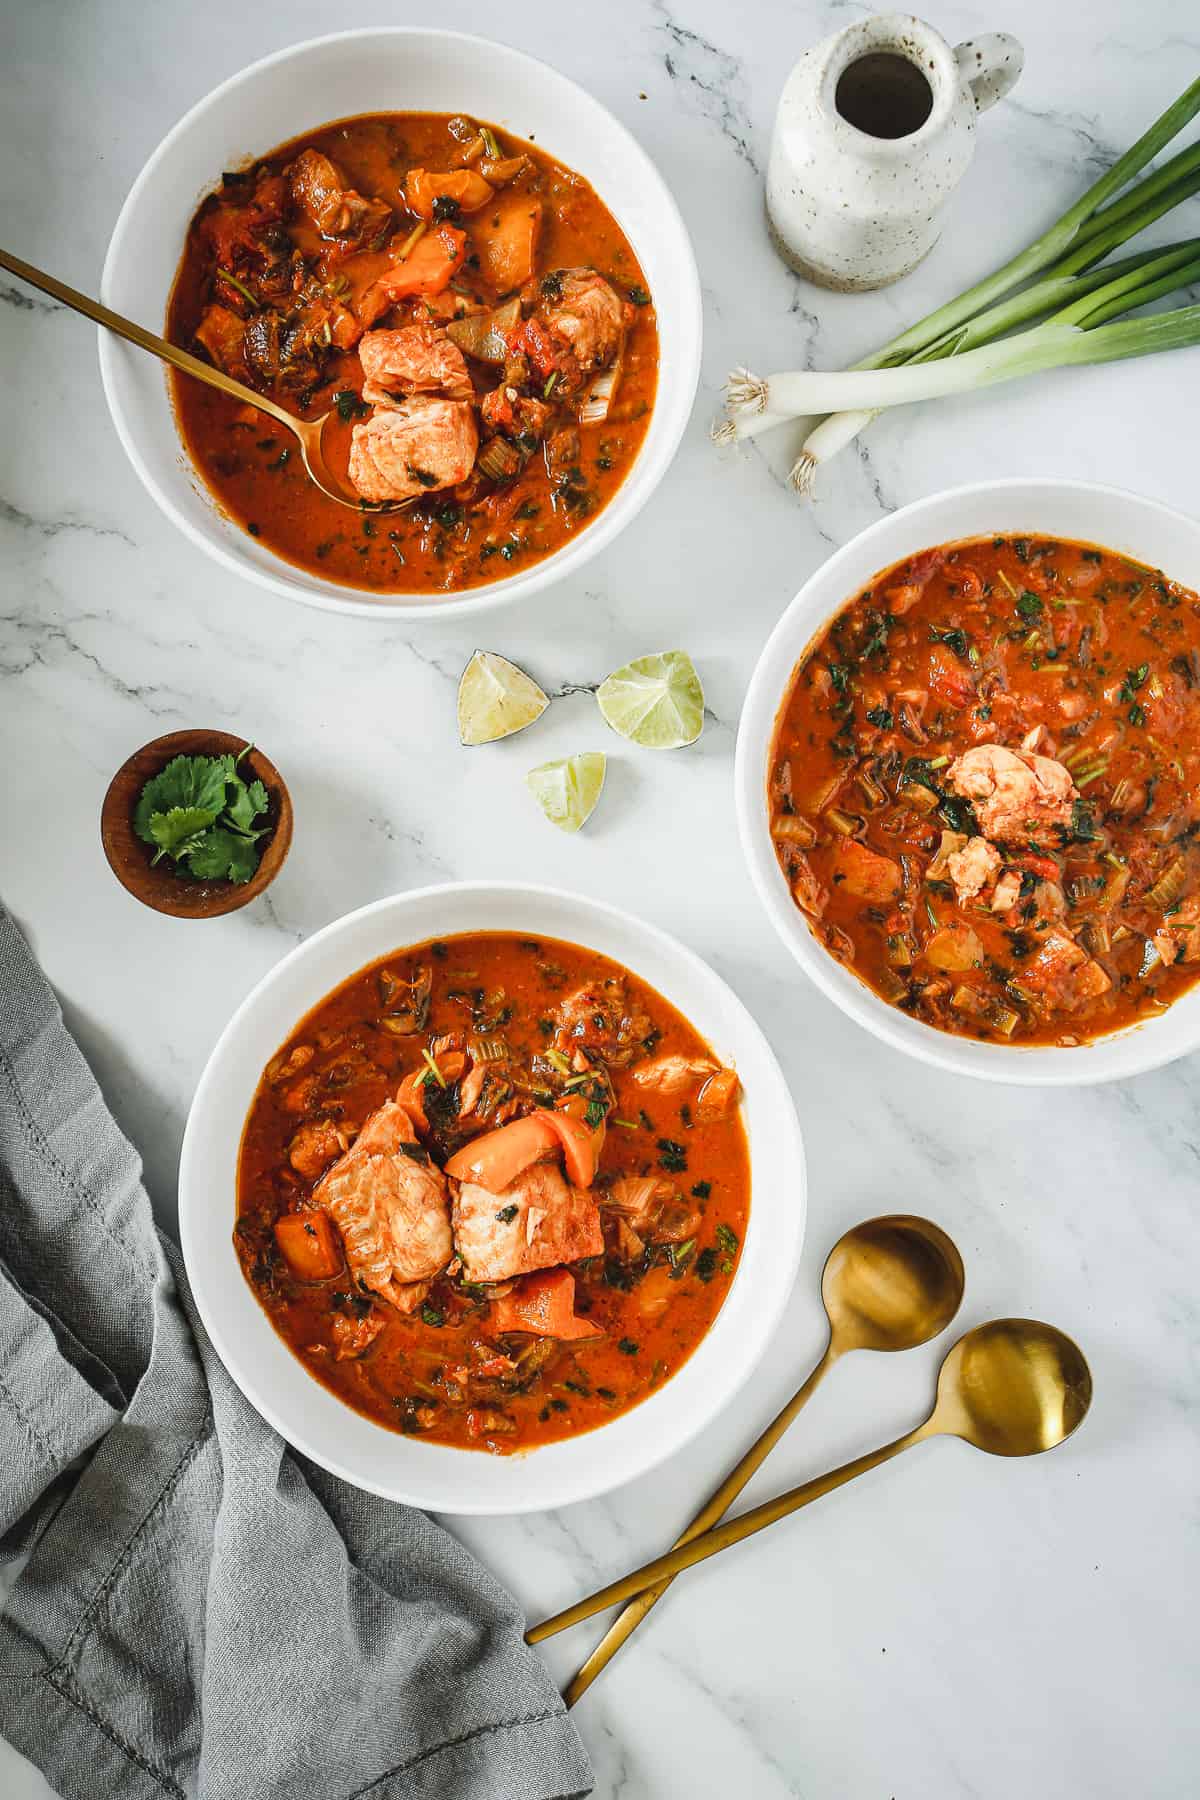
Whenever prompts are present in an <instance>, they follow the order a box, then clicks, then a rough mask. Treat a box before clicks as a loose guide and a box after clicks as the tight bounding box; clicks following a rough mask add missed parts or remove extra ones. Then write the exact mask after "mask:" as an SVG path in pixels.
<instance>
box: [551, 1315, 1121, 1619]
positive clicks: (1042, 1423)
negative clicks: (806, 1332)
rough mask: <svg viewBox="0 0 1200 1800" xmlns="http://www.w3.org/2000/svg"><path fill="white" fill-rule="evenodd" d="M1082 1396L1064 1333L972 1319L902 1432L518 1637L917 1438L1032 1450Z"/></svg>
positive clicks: (727, 1537) (1072, 1420)
mask: <svg viewBox="0 0 1200 1800" xmlns="http://www.w3.org/2000/svg"><path fill="white" fill-rule="evenodd" d="M1091 1402H1092V1377H1091V1372H1090V1371H1089V1369H1088V1366H1087V1362H1086V1359H1085V1358H1084V1355H1083V1352H1082V1350H1080V1348H1079V1346H1078V1345H1077V1344H1075V1343H1074V1342H1072V1340H1071V1339H1070V1338H1069V1337H1067V1335H1066V1333H1065V1332H1062V1331H1059V1330H1057V1329H1056V1328H1055V1327H1054V1326H1053V1325H1043V1324H1041V1323H1040V1322H1039V1321H1038V1320H1037V1319H993V1320H992V1321H991V1322H990V1323H989V1324H986V1325H979V1326H976V1328H975V1330H974V1331H968V1332H967V1334H966V1336H965V1337H961V1338H960V1339H959V1340H958V1342H957V1343H956V1344H955V1345H954V1346H953V1348H952V1349H951V1350H950V1351H949V1352H948V1353H947V1356H946V1359H945V1361H944V1362H943V1364H942V1367H941V1370H940V1372H939V1374H938V1385H937V1399H936V1401H935V1403H934V1407H933V1410H932V1412H931V1413H930V1414H929V1416H928V1418H926V1419H924V1420H923V1421H922V1422H921V1424H919V1425H917V1426H914V1428H913V1429H912V1430H911V1431H907V1432H905V1433H904V1435H903V1437H898V1438H895V1439H894V1440H893V1441H892V1442H891V1443H890V1444H884V1445H882V1446H881V1448H880V1449H878V1450H871V1451H868V1452H867V1454H866V1455H865V1456H858V1457H855V1459H854V1461H853V1462H848V1463H843V1464H842V1466H841V1468H839V1469H832V1470H830V1472H829V1473H828V1474H827V1475H818V1476H817V1477H816V1479H815V1480H813V1481H806V1482H804V1483H803V1484H802V1485H801V1486H800V1487H795V1488H791V1489H790V1490H789V1491H788V1492H787V1493H786V1494H780V1495H779V1497H778V1498H777V1499H775V1500H767V1501H765V1502H764V1503H763V1505H761V1506H755V1507H752V1508H751V1510H750V1511H749V1512H747V1513H743V1515H742V1516H741V1518H739V1519H730V1520H729V1521H728V1522H727V1523H726V1524H724V1525H717V1526H715V1527H714V1529H713V1530H711V1531H707V1532H705V1533H704V1534H703V1535H702V1536H700V1537H696V1538H693V1539H692V1540H691V1542H689V1543H684V1544H681V1545H680V1546H678V1547H677V1548H676V1549H674V1550H670V1551H668V1552H667V1554H666V1555H665V1556H659V1557H656V1558H655V1560H654V1561H653V1562H649V1563H646V1564H645V1566H644V1567H643V1568H640V1569H635V1570H634V1572H633V1573H632V1574H631V1575H626V1576H623V1577H622V1579H621V1580H620V1581H614V1582H611V1583H610V1584H609V1586H608V1587H606V1588H601V1589H600V1590H599V1592H597V1593H595V1594H590V1595H589V1596H588V1598H587V1599H586V1600H579V1601H577V1602H576V1604H575V1605H574V1606H569V1607H567V1608H566V1610H565V1611H564V1612H561V1613H556V1614H555V1616H554V1617H553V1618H552V1619H546V1620H544V1621H543V1623H542V1624H540V1625H535V1626H533V1627H532V1628H531V1630H529V1631H527V1632H526V1634H525V1641H526V1642H527V1643H530V1644H540V1643H541V1642H542V1640H543V1639H544V1638H548V1637H553V1636H554V1635H555V1633H556V1632H559V1631H565V1630H566V1629H567V1627H568V1626H570V1625H577V1624H578V1623H579V1622H580V1620H582V1619H588V1618H590V1617H591V1616H592V1614H593V1613H597V1612H603V1610H604V1608H605V1607H607V1606H614V1605H616V1604H617V1603H618V1602H619V1601H622V1600H628V1599H629V1598H630V1597H631V1596H632V1595H634V1594H641V1593H643V1592H644V1591H645V1590H646V1589H648V1588H653V1587H655V1586H656V1585H657V1584H659V1583H661V1582H664V1581H666V1580H668V1579H670V1578H671V1577H673V1576H675V1575H678V1574H679V1572H680V1570H681V1569H688V1568H691V1566H692V1565H693V1563H698V1562H703V1561H704V1560H705V1558H706V1557H709V1556H716V1555H717V1554H718V1552H719V1551H721V1550H727V1549H729V1547H730V1546H731V1545H732V1544H738V1543H741V1541H742V1539H743V1538H747V1537H752V1536H753V1534H754V1533H755V1532H756V1531H763V1530H765V1529H766V1527H767V1526H768V1525H774V1524H775V1523H776V1521H777V1520H779V1519H784V1518H787V1516H788V1515H789V1514H790V1513H794V1512H798V1511H799V1510H800V1508H801V1507H802V1506H809V1505H811V1503H812V1502H813V1501H814V1500H820V1499H821V1498H822V1497H823V1496H824V1495H825V1494H831V1493H832V1492H833V1491H834V1489H835V1488H839V1487H844V1486H845V1484H846V1483H847V1482H848V1481H854V1480H855V1479H856V1478H857V1477H858V1476H859V1475H865V1474H866V1473H867V1471H868V1470H869V1469H876V1468H878V1467H879V1465H880V1464H881V1463H885V1462H890V1460H891V1459H892V1457H894V1456H900V1455H901V1454H902V1453H903V1452H904V1451H905V1450H911V1449H912V1448H913V1447H914V1445H916V1444H920V1443H923V1442H924V1441H925V1439H926V1438H932V1437H956V1438H961V1439H962V1440H963V1442H964V1443H967V1444H972V1445H974V1447H975V1448H976V1449H977V1450H985V1451H987V1453H988V1454H989V1455H991V1456H1037V1455H1040V1454H1041V1452H1042V1451H1044V1450H1052V1449H1054V1447H1055V1446H1056V1445H1057V1444H1061V1443H1064V1442H1065V1440H1066V1439H1067V1438H1069V1437H1070V1436H1071V1434H1072V1432H1074V1431H1076V1430H1078V1428H1079V1426H1080V1425H1081V1424H1082V1423H1083V1421H1084V1419H1085V1418H1086V1417H1087V1412H1088V1408H1089V1406H1090V1405H1091Z"/></svg>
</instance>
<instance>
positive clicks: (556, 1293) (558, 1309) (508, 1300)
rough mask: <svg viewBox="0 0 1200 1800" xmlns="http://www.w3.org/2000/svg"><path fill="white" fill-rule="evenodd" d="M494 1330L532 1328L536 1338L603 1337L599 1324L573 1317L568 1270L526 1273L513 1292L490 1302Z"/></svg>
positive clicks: (572, 1282) (572, 1288) (571, 1279)
mask: <svg viewBox="0 0 1200 1800" xmlns="http://www.w3.org/2000/svg"><path fill="white" fill-rule="evenodd" d="M492 1324H493V1325H494V1326H495V1327H496V1330H497V1331H531V1332H534V1333H535V1334H536V1335H537V1336H538V1337H556V1338H589V1337H602V1336H603V1335H604V1334H603V1332H602V1331H601V1330H600V1328H599V1326H597V1325H593V1324H592V1323H591V1322H590V1321H589V1320H587V1319H577V1318H576V1317H575V1277H574V1276H573V1275H572V1274H571V1271H570V1270H569V1269H541V1270H539V1272H538V1273H537V1274H536V1275H526V1276H525V1278H524V1280H523V1281H521V1282H519V1283H518V1284H517V1286H516V1287H515V1288H513V1290H512V1292H511V1293H509V1294H502V1295H501V1296H500V1298H499V1299H498V1300H493V1301H492Z"/></svg>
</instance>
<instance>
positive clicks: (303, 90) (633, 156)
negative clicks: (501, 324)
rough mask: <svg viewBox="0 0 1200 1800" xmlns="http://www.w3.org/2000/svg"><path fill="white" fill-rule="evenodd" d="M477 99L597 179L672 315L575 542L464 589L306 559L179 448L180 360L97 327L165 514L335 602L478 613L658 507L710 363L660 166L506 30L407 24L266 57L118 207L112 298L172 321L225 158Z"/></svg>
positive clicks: (249, 569)
mask: <svg viewBox="0 0 1200 1800" xmlns="http://www.w3.org/2000/svg"><path fill="white" fill-rule="evenodd" d="M405 111H417V112H465V113H469V114H473V115H475V116H476V117H479V118H483V119H487V120H489V121H490V122H491V123H493V124H497V125H503V126H504V127H506V128H507V129H508V130H511V131H513V132H515V133H517V134H518V135H519V136H521V137H526V138H533V139H535V140H536V142H537V143H538V144H539V145H540V146H541V147H542V148H543V149H545V150H547V151H548V152H549V153H550V154H551V155H552V156H555V157H559V158H561V160H562V161H563V162H564V163H566V164H568V166H569V167H571V168H572V169H575V170H576V171H577V172H578V173H579V174H581V175H584V176H586V177H587V179H588V180H589V181H590V182H591V183H592V185H593V186H594V188H595V189H596V192H597V193H598V194H599V195H600V198H601V199H602V200H603V201H604V203H605V205H606V206H607V207H608V208H609V210H610V211H611V212H612V213H613V215H614V217H615V218H616V220H617V222H618V224H619V225H620V226H621V228H622V230H623V231H624V232H625V234H626V236H627V237H628V238H629V241H630V243H631V244H632V245H633V248H634V250H635V252H636V254H637V257H638V260H639V262H640V263H641V265H642V269H643V271H644V273H645V276H646V281H647V284H648V286H649V288H650V291H651V293H652V294H653V296H654V306H655V311H656V313H657V317H658V333H659V353H660V362H659V373H658V397H657V400H656V402H655V407H654V412H653V415H652V417H651V420H650V428H649V430H648V431H647V433H646V437H645V440H644V442H643V444H642V447H641V449H640V451H639V452H638V456H637V460H636V461H635V463H634V464H633V467H632V468H631V469H630V471H629V473H628V475H627V476H626V478H625V480H624V481H623V482H622V484H621V486H620V487H619V488H618V490H617V492H616V493H615V494H614V495H613V497H612V499H611V500H610V501H609V503H608V505H607V506H606V507H604V509H603V510H602V511H601V512H599V513H597V515H596V517H595V519H594V521H593V522H592V523H591V524H590V525H588V526H586V527H585V529H583V530H582V531H580V532H579V533H578V534H577V535H576V536H575V537H574V538H572V540H571V542H570V543H569V544H567V545H566V546H564V548H563V549H561V550H559V551H556V552H555V554H554V555H553V556H549V557H546V558H545V559H544V560H543V561H542V562H540V563H537V564H535V565H534V566H533V567H532V568H530V569H528V570H523V571H519V572H517V573H515V574H512V575H507V576H504V577H503V578H501V579H498V580H496V581H491V582H488V583H487V584H486V585H484V586H481V587H475V588H470V589H468V590H467V591H466V592H465V593H463V594H462V595H461V596H457V597H455V596H445V597H442V598H437V599H431V598H430V596H429V595H427V594H425V595H422V594H380V595H378V596H376V595H373V594H367V593H364V592H361V591H359V590H358V589H355V588H348V587H343V586H341V585H340V584H339V583H337V582H333V581H324V580H322V579H321V578H320V577H319V576H317V575H313V574H309V573H307V572H306V571H305V570H303V569H298V568H294V567H293V566H292V565H291V564H290V563H287V562H284V561H283V560H282V559H281V558H280V557H277V556H275V555H274V554H273V553H272V552H271V551H270V550H268V549H267V548H266V547H265V546H264V545H263V544H261V543H256V542H255V540H254V539H253V538H252V537H250V536H249V534H248V533H247V532H245V531H243V529H242V528H241V526H239V525H236V524H235V523H233V521H232V520H230V519H228V518H226V517H225V516H224V515H223V514H222V513H221V511H220V510H219V508H218V506H217V504H216V502H215V501H214V499H213V497H212V495H211V494H210V492H209V490H208V489H207V487H206V486H205V485H204V482H203V481H202V479H201V478H200V476H199V475H198V474H197V472H196V471H195V469H194V468H193V466H192V463H191V460H190V459H189V457H188V455H187V452H186V451H185V449H184V447H183V443H182V441H181V439H180V436H179V432H178V429H177V427H176V424H175V417H174V413H173V412H172V409H171V404H170V398H169V394H168V389H167V381H166V371H165V369H164V367H163V365H162V364H161V363H159V362H158V361H157V360H156V359H155V358H154V357H152V356H148V355H147V354H145V353H144V352H143V351H141V350H136V349H134V348H133V346H132V345H130V344H126V343H124V342H123V341H122V340H121V339H119V338H116V337H113V336H112V335H111V334H110V333H108V332H106V331H104V330H101V332H100V371H101V375H102V376H103V380H104V391H105V394H106V395H107V397H108V404H109V408H110V410H111V412H112V416H113V423H114V424H115V425H116V428H117V434H118V436H119V437H120V439H121V442H122V444H123V445H124V446H125V449H126V451H127V452H128V455H129V459H130V461H131V462H132V463H133V466H134V468H135V469H136V470H137V472H138V474H139V475H140V476H141V478H142V480H143V481H144V482H145V484H146V486H147V488H148V489H149V490H150V492H151V494H152V495H153V496H154V498H155V499H156V500H157V501H158V504H159V505H160V506H161V507H162V509H163V511H164V512H165V513H166V515H167V517H168V518H169V519H172V520H173V521H174V522H175V524H176V525H178V526H179V527H180V529H181V530H182V531H184V532H186V533H187V535H188V537H190V538H191V539H192V540H193V542H194V543H197V544H199V545H200V546H201V548H202V549H204V550H207V551H208V552H209V554H210V555H211V556H214V557H216V559H217V561H218V562H220V563H222V564H223V565H224V567H225V568H227V569H230V570H232V571H233V572H234V573H235V574H237V575H244V576H245V577H247V579H249V580H250V581H256V582H258V583H259V584H260V585H261V586H263V587H267V588H271V589H273V590H274V592H275V593H278V594H284V595H286V596H288V597H289V598H291V599H295V600H303V601H305V602H307V604H309V605H311V606H320V607H324V608H326V609H328V610H330V611H334V612H343V613H357V614H361V615H364V616H371V617H375V616H378V615H379V614H381V613H388V612H403V613H405V614H408V615H419V614H426V613H428V614H435V613H437V614H452V613H453V614H459V613H468V612H480V611H482V610H483V609H484V608H486V607H489V606H494V605H496V604H497V603H498V602H500V601H504V600H513V599H516V597H517V596H518V595H520V594H531V593H533V592H534V590H535V589H537V588H542V587H545V586H546V585H547V583H549V582H553V581H558V580H560V579H561V578H562V577H563V576H565V575H568V574H570V573H572V572H574V571H575V570H577V569H579V568H581V567H582V566H583V564H584V563H585V562H587V561H588V560H589V558H591V557H593V556H595V554H596V553H597V551H598V550H602V549H603V548H604V546H605V544H608V543H610V542H611V541H612V539H613V538H614V537H616V535H617V533H618V532H619V531H620V530H622V529H623V527H624V526H626V525H627V524H628V523H629V521H630V520H631V519H632V518H633V517H634V515H635V514H636V513H637V512H639V511H640V509H641V508H642V507H643V506H644V505H645V503H646V501H647V500H648V499H649V498H650V495H651V494H652V493H653V492H654V489H655V488H656V487H657V486H658V483H659V482H660V481H661V480H662V477H663V475H664V474H665V473H666V471H667V468H668V465H669V464H670V461H671V458H672V457H673V456H674V454H675V450H676V447H677V446H678V443H679V439H680V437H681V436H682V434H683V429H684V426H685V425H686V424H687V421H688V416H689V414H690V412H691V409H692V401H693V399H694V398H695V393H696V382H697V380H698V378H699V373H700V338H701V306H700V280H699V276H698V275H697V272H696V260H695V257H694V255H693V254H692V246H691V241H690V239H689V237H688V234H687V229H686V227H685V225H684V223H683V220H682V218H681V217H680V214H679V209H678V207H677V206H676V204H675V202H674V200H673V199H672V197H671V194H670V192H669V191H668V189H667V187H666V185H665V184H664V182H663V180H662V177H661V176H660V175H659V173H658V171H657V169H656V168H655V167H654V164H653V163H652V162H651V161H650V159H649V157H648V156H647V155H646V153H645V151H644V150H642V148H641V147H640V145H639V144H637V143H636V142H635V141H634V139H633V138H632V137H631V136H630V135H629V133H628V132H627V131H626V130H625V127H624V126H623V125H619V124H618V123H617V121H616V120H615V119H614V118H613V116H612V114H611V113H609V112H606V111H605V109H604V107H602V106H601V105H600V104H599V102H598V101H596V100H593V99H592V97H591V95H590V94H587V93H585V92H584V90H583V89H582V88H579V87H576V85H575V83H574V82H573V81H568V80H567V78H566V76H565V75H560V74H559V73H558V72H557V70H555V69H551V68H549V67H548V66H547V65H546V64H545V63H542V62H537V61H535V59H534V58H533V57H531V56H524V55H522V54H521V53H520V51H517V50H510V49H508V48H507V46H506V45H504V44H493V43H489V42H488V41H487V40H486V39H484V38H477V37H467V36H464V35H463V34H462V33H460V32H455V31H435V30H427V29H425V28H424V27H417V26H414V27H407V26H397V27H394V28H387V29H372V30H366V31H347V32H340V33H338V34H337V35H336V36H334V37H325V38H316V39H313V40H312V41H311V42H309V43H304V44H296V45H294V46H293V47H292V48H291V49H288V50H281V51H279V52H277V54H276V55H274V56H268V57H264V58H263V60H262V61H261V62H257V63H253V64H251V66H250V67H249V68H248V69H243V70H242V72H241V74H240V75H234V76H232V77H231V78H230V79H229V80H228V81H225V82H222V84H221V86H220V87H218V88H215V89H214V90H213V92H212V93H211V94H209V95H208V97H207V99H204V100H201V101H199V102H198V104H197V105H195V106H194V107H193V108H192V110H191V111H190V112H189V113H187V114H185V116H184V117H183V118H182V119H181V120H180V121H179V123H178V125H176V126H175V127H174V129H173V130H172V131H170V132H168V134H167V136H166V137H165V138H164V139H163V141H162V143H161V144H160V145H159V146H158V149H157V150H156V151H155V152H154V154H153V156H152V157H151V158H150V160H149V162H148V163H147V164H146V166H145V168H144V169H143V170H142V172H141V174H140V175H139V176H138V178H137V180H136V181H135V182H134V184H133V187H132V188H131V189H130V191H129V197H128V199H127V200H126V202H125V204H124V206H123V207H122V209H121V215H120V217H119V218H118V220H117V223H116V228H115V230H114V231H113V235H112V242H111V243H110V245H109V248H108V256H107V258H106V260H105V264H104V274H103V276H102V278H101V283H100V293H101V298H102V299H103V301H104V303H105V304H106V305H107V306H110V307H112V308H113V309H114V311H116V312H120V313H124V314H125V315H126V317H128V318H132V319H134V320H136V321H137V322H138V323H139V324H142V325H145V326H148V327H149V328H150V329H151V330H153V331H156V332H161V331H162V329H163V325H164V322H165V319H166V311H167V302H168V299H169V297H170V293H171V287H172V283H173V282H174V279H175V271H176V268H177V267H178V264H179V259H180V257H181V256H182V254H183V244H184V237H185V234H186V232H187V227H188V224H189V222H190V220H191V217H192V214H193V213H194V212H195V210H196V207H197V206H198V205H199V203H200V201H201V199H202V198H203V197H204V195H205V194H206V193H208V192H209V191H211V190H212V189H213V188H214V187H215V186H216V185H217V184H218V182H219V181H220V179H221V172H222V170H224V169H230V168H237V167H238V166H239V165H240V164H241V163H242V162H244V161H245V159H246V158H247V157H253V156H262V155H265V154H266V152H267V151H269V150H273V149H274V148H275V146H276V145H277V144H281V143H285V142H286V141H287V140H288V139H289V138H294V137H298V136H300V135H301V134H302V133H303V132H305V131H309V130H313V129H315V128H316V127H317V126H319V125H324V124H327V123H328V122H329V121H330V120H333V119H341V118H346V117H348V116H350V115H351V114H354V113H370V112H405Z"/></svg>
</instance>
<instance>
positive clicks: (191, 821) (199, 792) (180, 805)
mask: <svg viewBox="0 0 1200 1800" xmlns="http://www.w3.org/2000/svg"><path fill="white" fill-rule="evenodd" d="M249 748H250V746H249V744H247V745H246V748H245V750H243V751H242V752H241V753H240V755H238V756H236V757H235V756H230V755H228V754H226V755H224V756H176V757H173V758H172V760H171V761H170V762H169V763H168V764H167V766H166V768H165V769H162V770H161V771H160V772H159V773H158V774H157V775H155V776H153V777H152V778H151V780H149V781H148V782H147V783H146V785H145V786H144V787H143V789H142V791H141V793H140V794H139V795H138V799H137V805H136V806H135V807H134V810H133V828H134V830H135V831H136V832H137V835H138V836H139V837H140V838H141V839H142V841H143V843H146V844H150V845H151V846H152V847H153V850H154V858H153V860H154V861H155V862H159V861H160V860H161V859H162V858H163V857H164V856H169V857H170V858H171V860H172V861H173V862H174V863H175V864H176V865H177V866H178V865H180V864H182V865H183V866H184V867H185V868H186V869H187V872H188V874H189V875H193V876H195V878H196V880H197V881H233V882H236V883H237V884H238V885H239V886H241V885H242V884H244V883H245V882H247V881H249V880H250V878H251V876H252V875H253V874H254V871H255V870H256V869H257V867H258V862H259V850H258V840H259V838H261V837H263V836H264V835H265V833H266V832H267V830H268V829H269V827H268V826H267V825H266V824H265V823H264V824H262V825H258V826H256V824H255V821H256V820H257V819H261V818H263V816H264V814H265V813H266V811H267V805H268V798H267V790H266V788H265V787H264V786H263V784H262V782H261V781H257V780H255V781H244V780H243V779H242V776H241V775H240V774H239V773H238V764H239V763H240V762H241V760H242V757H243V756H245V755H246V753H247V751H248V750H249Z"/></svg>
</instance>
